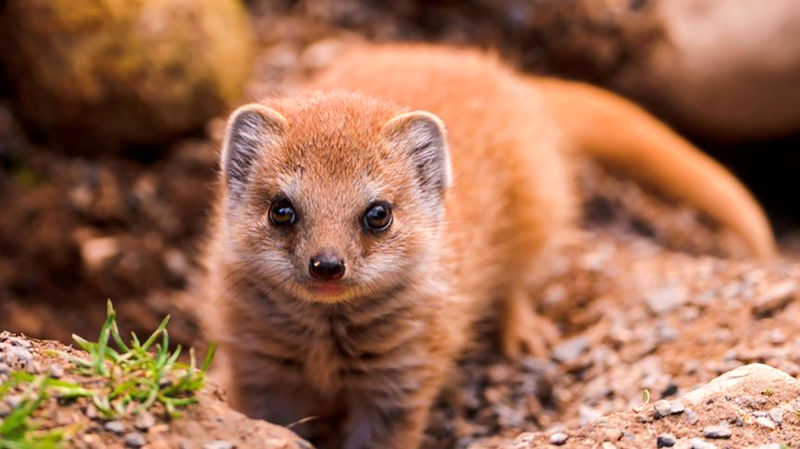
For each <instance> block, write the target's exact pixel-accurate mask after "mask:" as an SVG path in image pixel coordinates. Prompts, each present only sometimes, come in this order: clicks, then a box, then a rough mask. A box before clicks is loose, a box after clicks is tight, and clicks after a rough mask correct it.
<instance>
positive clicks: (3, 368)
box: [0, 362, 11, 374]
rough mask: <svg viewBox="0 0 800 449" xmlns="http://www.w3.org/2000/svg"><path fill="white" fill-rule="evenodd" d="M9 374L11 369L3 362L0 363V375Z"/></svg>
mask: <svg viewBox="0 0 800 449" xmlns="http://www.w3.org/2000/svg"><path fill="white" fill-rule="evenodd" d="M10 372H11V367H10V366H8V365H6V364H5V363H3V362H0V374H6V373H10Z"/></svg>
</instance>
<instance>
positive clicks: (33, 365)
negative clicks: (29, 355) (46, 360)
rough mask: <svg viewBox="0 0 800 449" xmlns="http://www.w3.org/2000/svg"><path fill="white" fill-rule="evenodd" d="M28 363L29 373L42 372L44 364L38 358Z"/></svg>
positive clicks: (26, 369)
mask: <svg viewBox="0 0 800 449" xmlns="http://www.w3.org/2000/svg"><path fill="white" fill-rule="evenodd" d="M27 365H28V366H27V368H25V371H27V372H28V373H30V374H41V372H42V364H41V363H39V362H37V361H36V360H34V361H32V362H29V363H28V364H27Z"/></svg>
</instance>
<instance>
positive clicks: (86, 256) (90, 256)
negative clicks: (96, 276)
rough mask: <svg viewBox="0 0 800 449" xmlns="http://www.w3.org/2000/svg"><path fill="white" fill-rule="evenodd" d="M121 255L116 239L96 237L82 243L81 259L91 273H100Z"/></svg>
mask: <svg viewBox="0 0 800 449" xmlns="http://www.w3.org/2000/svg"><path fill="white" fill-rule="evenodd" d="M117 254H119V243H118V242H117V239H116V238H114V237H96V238H91V239H87V240H86V241H84V242H81V258H82V259H83V265H84V266H85V267H86V268H88V269H89V271H93V272H96V271H99V270H100V269H101V268H103V267H104V266H105V265H106V264H107V263H108V262H109V261H110V260H111V259H113V258H114V257H116V256H117Z"/></svg>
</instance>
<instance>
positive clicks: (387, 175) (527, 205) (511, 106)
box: [203, 46, 773, 449]
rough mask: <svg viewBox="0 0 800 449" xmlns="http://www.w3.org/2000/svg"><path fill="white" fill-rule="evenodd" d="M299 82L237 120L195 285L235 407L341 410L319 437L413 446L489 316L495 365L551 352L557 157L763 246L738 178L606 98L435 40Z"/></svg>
mask: <svg viewBox="0 0 800 449" xmlns="http://www.w3.org/2000/svg"><path fill="white" fill-rule="evenodd" d="M312 87H313V88H314V89H313V90H310V91H309V92H308V93H305V94H301V95H298V96H295V97H290V98H276V99H267V100H264V102H262V103H258V104H249V105H246V106H243V107H241V108H239V109H238V110H237V111H236V112H234V113H233V115H232V116H231V118H230V120H229V124H228V129H227V135H226V139H225V142H224V145H223V149H222V154H221V164H220V165H221V178H222V179H221V184H222V186H221V195H220V198H219V201H218V204H217V210H216V220H215V222H214V228H213V231H212V240H211V242H210V245H209V248H208V257H207V269H208V277H207V279H206V282H205V283H204V284H203V285H204V286H205V288H206V289H207V294H208V298H209V301H208V302H207V305H208V306H210V307H211V308H210V309H209V310H207V313H205V316H206V318H207V320H206V325H207V327H208V329H209V332H210V338H212V339H215V340H217V341H218V342H219V343H220V351H221V355H222V357H223V358H224V360H222V361H220V363H221V364H222V365H223V366H224V368H225V370H226V373H225V376H224V379H225V384H226V387H227V389H228V391H229V394H230V397H231V400H232V402H233V404H234V406H235V407H238V408H239V409H240V410H242V411H244V412H245V413H247V414H249V415H251V416H256V417H263V418H266V419H268V420H270V421H273V422H277V423H281V424H288V423H291V422H294V421H296V420H299V419H302V418H304V417H309V416H317V417H323V418H324V417H342V419H343V423H342V425H341V427H339V429H340V432H341V435H339V437H340V440H338V441H335V442H332V441H333V438H334V437H333V436H332V435H331V434H329V435H327V436H326V438H325V439H322V440H320V441H323V442H326V443H327V444H329V445H331V446H332V447H343V448H346V449H366V448H369V449H392V448H393V449H413V448H415V447H417V446H418V444H419V441H420V438H421V435H422V432H423V429H424V426H425V421H426V416H427V414H428V409H429V407H430V406H431V403H432V401H433V400H434V398H435V397H436V395H437V393H438V392H439V390H440V387H441V385H442V382H443V381H444V380H445V378H446V376H447V374H448V372H449V371H450V370H451V369H452V368H453V367H454V360H455V359H456V358H457V357H458V356H459V353H460V351H461V350H462V349H463V348H464V347H465V345H466V344H467V343H468V342H469V340H470V329H471V326H472V325H473V323H474V321H475V320H476V319H477V318H478V317H480V316H482V315H483V314H485V313H488V311H489V309H491V308H492V307H493V306H497V305H500V307H499V308H500V309H501V310H504V312H503V313H501V315H502V316H501V317H500V319H501V324H500V328H501V329H502V332H501V333H502V335H501V338H502V343H503V348H504V350H505V352H506V353H507V354H508V355H510V356H512V357H513V356H516V355H517V354H519V352H520V350H521V348H522V347H527V349H528V350H532V351H535V352H540V353H541V352H543V351H544V350H545V349H546V347H545V345H544V344H543V341H542V340H543V337H545V336H546V335H543V333H544V332H543V330H544V329H547V327H546V326H539V325H538V323H539V322H540V321H539V320H540V319H539V318H537V316H536V315H535V314H534V313H533V309H532V306H531V302H530V299H529V298H530V297H531V291H530V289H529V279H531V276H532V275H534V274H535V273H536V272H537V271H538V270H537V267H538V266H540V265H546V264H547V263H548V262H547V258H546V254H547V253H548V251H551V250H553V249H557V246H558V241H559V236H560V235H561V234H562V232H563V231H565V230H568V229H570V228H571V227H573V226H574V224H573V220H574V218H575V216H576V199H575V194H574V193H573V186H572V181H571V179H570V167H569V166H568V164H567V163H566V162H565V157H564V154H563V151H564V148H565V147H566V146H569V145H577V146H580V147H582V148H583V147H585V149H586V150H587V151H590V152H591V153H593V154H597V155H599V156H601V158H602V159H604V160H607V161H609V162H612V163H617V164H621V165H622V166H627V167H628V168H629V169H630V170H631V171H634V170H640V171H641V172H642V175H643V176H644V177H645V178H647V179H649V180H651V181H654V182H656V183H657V184H658V185H659V186H661V187H662V188H663V189H664V190H665V191H666V192H667V193H671V194H674V195H677V196H679V197H682V198H684V199H686V200H688V201H690V202H693V203H694V204H696V205H698V206H699V207H700V208H701V209H702V210H704V211H705V212H707V213H708V214H710V215H711V216H712V217H713V218H716V219H718V220H719V221H720V222H721V223H722V224H723V225H726V226H728V227H730V228H731V229H733V230H734V231H737V232H738V233H739V235H741V237H742V238H743V239H744V240H745V241H747V242H748V243H749V244H750V247H751V249H752V250H753V253H754V254H755V255H757V256H768V255H769V254H770V253H771V252H772V250H773V242H772V237H771V234H770V231H769V227H768V225H767V224H766V221H765V219H764V216H763V214H762V212H761V211H760V209H759V208H758V206H757V205H756V203H755V202H754V201H753V200H752V198H751V197H750V196H749V195H748V193H747V192H746V191H745V190H744V188H743V187H742V186H741V185H740V184H739V183H738V182H737V181H736V180H735V179H734V178H733V177H732V176H731V175H730V174H729V173H727V172H726V171H725V170H724V169H722V168H721V167H719V166H717V165H716V164H714V163H713V162H712V161H711V160H710V159H708V158H706V157H704V156H703V155H701V154H700V153H699V152H698V151H697V150H696V149H695V148H693V147H691V146H690V145H689V144H688V143H686V142H685V141H684V140H682V139H680V138H679V137H677V136H676V135H674V134H673V133H671V132H670V131H669V130H668V129H667V128H666V127H664V126H663V125H661V124H660V123H658V122H657V121H655V120H654V119H653V118H651V117H650V116H648V115H646V114H645V113H644V112H643V111H641V110H640V109H638V108H636V107H634V106H632V105H631V104H630V103H628V102H626V101H624V100H622V99H620V98H618V97H616V96H613V95H611V94H609V93H606V92H603V91H601V90H599V89H595V88H590V87H588V86H583V85H579V84H573V83H566V82H563V81H554V80H543V79H537V78H531V77H524V76H521V75H518V74H515V73H514V72H513V71H511V70H510V69H508V68H506V67H505V66H503V65H502V64H501V63H500V62H498V61H497V60H496V59H495V58H493V57H489V56H485V55H483V54H481V53H479V52H476V51H470V50H455V49H448V48H437V47H428V46H383V47H369V48H365V49H362V50H358V51H355V52H353V53H351V54H349V55H346V56H343V57H342V58H340V59H339V61H338V62H337V63H335V64H334V65H333V67H332V68H330V69H329V70H328V71H327V73H325V74H324V75H322V77H321V78H319V79H318V80H317V81H316V82H315V83H314V84H313V85H312ZM356 92H358V93H356ZM425 111H429V112H425ZM434 114H435V115H434ZM698 183H699V184H698ZM720 202H722V203H720Z"/></svg>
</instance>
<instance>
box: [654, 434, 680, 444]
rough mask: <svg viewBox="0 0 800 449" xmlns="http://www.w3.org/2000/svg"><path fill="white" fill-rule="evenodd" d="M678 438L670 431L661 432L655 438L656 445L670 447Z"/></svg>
mask: <svg viewBox="0 0 800 449" xmlns="http://www.w3.org/2000/svg"><path fill="white" fill-rule="evenodd" d="M677 442H678V440H677V439H676V438H675V435H673V434H671V433H662V434H661V435H659V436H658V438H656V447H672V446H675V443H677Z"/></svg>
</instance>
